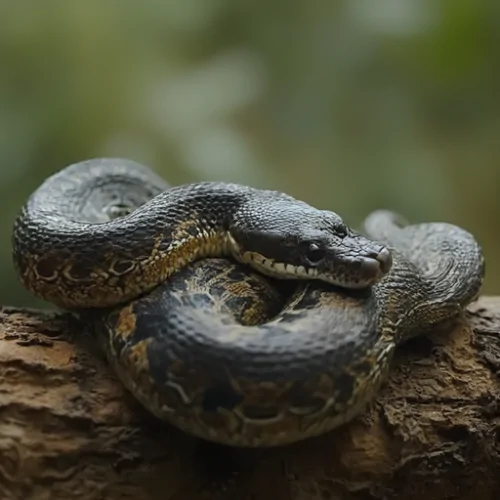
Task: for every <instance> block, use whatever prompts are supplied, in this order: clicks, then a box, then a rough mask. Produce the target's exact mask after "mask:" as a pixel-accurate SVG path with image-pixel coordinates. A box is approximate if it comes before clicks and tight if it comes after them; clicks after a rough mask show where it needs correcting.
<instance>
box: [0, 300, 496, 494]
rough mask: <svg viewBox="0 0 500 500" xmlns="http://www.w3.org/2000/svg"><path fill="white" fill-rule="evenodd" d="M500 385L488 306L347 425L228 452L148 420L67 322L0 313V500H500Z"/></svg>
mask: <svg viewBox="0 0 500 500" xmlns="http://www.w3.org/2000/svg"><path fill="white" fill-rule="evenodd" d="M499 374H500V297H498V298H495V297H483V298H481V299H480V300H479V301H478V302H477V303H475V304H473V305H472V306H471V307H470V308H469V311H468V313H467V315H466V317H465V318H464V319H463V320H462V321H461V323H460V324H459V325H458V326H456V327H454V328H451V329H449V330H446V331H440V332H435V333H433V334H431V335H428V336H425V337H420V338H417V339H414V340H412V341H411V342H409V343H408V344H406V345H405V346H402V347H401V348H400V349H399V350H398V354H397V357H396V360H395V363H394V366H393V370H392V374H391V377H390V380H389V382H388V383H387V385H386V386H385V387H384V389H383V390H382V391H381V393H380V395H379V396H378V397H377V398H376V400H375V401H374V403H373V404H372V405H371V406H370V408H368V409H367V411H366V412H365V414H364V415H363V416H361V417H360V418H358V419H356V420H355V421H353V422H352V423H351V424H349V425H346V426H344V427H343V428H341V429H339V430H337V431H335V432H332V433H330V434H328V435H326V436H323V437H319V438H315V439H310V440H308V441H304V442H302V443H299V444H296V445H293V446H287V447H283V448H276V449H271V450H240V449H228V448H223V447H218V446H215V445H209V444H206V443H203V442H201V441H199V440H197V439H194V438H191V437H190V436H187V435H185V434H183V433H181V432H179V431H176V430H175V429H172V428H171V427H170V426H168V425H165V424H163V423H160V422H158V421H156V420H155V419H154V418H153V417H151V416H150V415H149V414H148V413H146V412H145V411H144V410H143V409H142V408H141V407H140V406H139V405H138V404H137V403H136V402H135V401H134V400H133V398H132V397H131V396H130V395H128V394H127V393H126V392H125V391H124V390H123V389H122V387H121V385H120V384H119V383H118V382H117V380H116V379H115V377H114V376H113V374H112V373H111V371H110V370H109V368H108V367H107V365H106V363H105V360H104V359H103V357H102V354H101V353H100V352H99V351H98V349H97V348H96V347H95V345H94V343H93V341H92V338H90V337H89V336H87V335H84V334H82V332H81V329H79V327H78V324H77V323H75V322H74V320H71V319H69V318H68V316H65V315H60V314H56V313H46V312H41V311H28V310H19V309H13V308H7V307H4V308H3V309H2V310H1V311H0V499H1V500H10V499H16V500H18V499H22V500H35V499H36V500H49V499H50V500H59V499H61V500H68V499H85V500H98V499H99V500H129V499H130V500H132V499H134V500H146V499H147V500H153V499H154V500H156V499H162V500H164V499H169V500H196V499H202V498H220V499H221V500H224V499H236V500H250V499H252V500H271V499H273V500H277V499H279V500H292V499H293V500H320V499H356V500H368V499H405V500H413V499H415V500H417V499H418V500H420V499H422V498H426V499H427V500H430V499H445V498H446V499H472V498H474V499H481V500H487V499H498V498H500V380H499ZM221 485H226V486H225V489H224V488H223V487H222V486H221ZM204 492H205V493H204ZM207 492H208V493H207Z"/></svg>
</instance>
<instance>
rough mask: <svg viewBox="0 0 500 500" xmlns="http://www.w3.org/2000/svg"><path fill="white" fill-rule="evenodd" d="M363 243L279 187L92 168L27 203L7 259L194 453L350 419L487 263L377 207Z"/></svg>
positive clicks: (447, 232) (454, 307)
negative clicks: (202, 443)
mask: <svg viewBox="0 0 500 500" xmlns="http://www.w3.org/2000/svg"><path fill="white" fill-rule="evenodd" d="M364 233H365V236H363V235H362V234H361V233H359V232H356V231H353V230H352V229H351V228H349V227H347V226H346V224H345V223H344V222H343V220H342V219H341V218H340V217H339V216H338V215H337V214H335V213H333V212H329V211H325V210H318V209H316V208H314V207H311V206H310V205H308V204H306V203H304V202H301V201H299V200H296V199H294V198H292V197H290V196H288V195H286V194H283V193H279V192H276V191H266V190H258V189H253V188H250V187H246V186H240V185H236V184H227V183H209V182H202V183H197V184H188V185H183V186H177V187H173V188H170V187H169V186H168V185H167V184H166V183H165V182H164V181H163V180H162V179H161V178H159V177H158V176H157V175H156V174H155V173H153V172H152V171H151V170H149V169H148V168H146V167H143V166H141V165H138V164H136V163H134V162H130V161H126V160H119V159H96V160H90V161H86V162H81V163H77V164H75V165H72V166H69V167H67V168H65V169H63V170H62V171H60V172H58V173H57V174H55V175H53V176H52V177H50V178H49V179H47V180H46V181H45V182H44V183H43V184H42V185H41V186H40V187H39V188H38V189H37V190H36V191H35V192H34V193H33V194H32V196H31V197H30V198H29V200H28V202H27V203H26V205H25V206H24V207H23V209H22V211H21V213H20V215H19V217H18V218H17V219H16V222H15V225H14V231H13V257H14V264H15V268H16V270H17V272H18V274H19V276H20V278H21V280H22V282H23V284H24V285H25V286H26V287H27V289H28V290H30V291H31V292H32V293H34V294H35V295H37V296H38V297H41V298H43V299H45V300H47V301H50V302H52V303H53V304H55V305H57V306H59V307H63V308H66V309H71V310H73V311H75V312H76V313H77V314H79V315H80V317H81V318H82V319H83V320H84V321H86V322H88V323H89V324H90V325H92V326H93V328H94V329H95V331H96V332H97V336H98V339H99V340H100V342H101V343H102V345H103V346H104V348H105V351H106V353H107V357H108V360H109V362H110V364H111V366H112V367H113V368H114V370H115V372H116V374H117V375H118V377H119V378H120V380H121V381H122V383H123V384H124V385H125V386H126V387H127V388H128V389H129V390H130V391H131V392H132V394H133V395H134V396H135V397H136V398H137V399H138V400H139V401H140V402H141V403H142V404H143V405H144V406H145V407H146V408H147V409H149V410H150V411H151V412H152V413H153V414H155V415H156V416H158V417H159V418H162V419H164V420H166V421H168V422H170V423H172V424H174V425H175V426H177V427H179V428H181V429H183V430H185V431H187V432H189V433H191V434H193V435H196V436H199V437H202V438H204V439H207V440H211V441H215V442H219V443H224V444H231V445H238V446H273V445H281V444H285V443H291V442H295V441H298V440H301V439H304V438H307V437H310V436H315V435H318V434H321V433H324V432H327V431H329V430H331V429H333V428H335V427H337V426H339V425H341V424H343V423H345V422H348V421H349V420H351V419H352V418H353V417H355V416H356V415H358V414H359V413H360V412H361V411H362V410H363V408H364V407H365V405H366V403H367V402H368V401H370V400H371V399H372V398H373V397H374V396H375V395H376V393H377V391H378V389H379V388H380V386H381V384H382V383H383V382H384V380H385V378H386V376H387V373H388V370H389V367H390V362H391V359H392V356H393V352H394V349H395V347H396V346H397V345H398V344H399V343H401V342H404V341H405V340H407V339H408V338H410V337H412V336H414V335H418V334H420V333H422V332H426V331H428V330H429V329H430V328H432V327H433V326H435V325H437V324H439V323H441V322H443V321H447V320H450V319H453V318H456V317H458V316H460V315H461V313H462V311H463V308H464V307H465V306H466V305H467V304H469V303H470V302H471V301H472V300H474V299H475V298H476V297H477V295H478V293H479V291H480V287H481V284H482V280H483V277H484V261H483V256H482V253H481V249H480V247H479V245H478V243H477V242H476V240H475V239H474V237H473V236H472V235H471V234H469V233H468V232H467V231H465V230H464V229H461V228H459V227H457V226H455V225H451V224H446V223H427V224H416V225H407V224H405V223H403V222H401V221H399V220H398V217H397V216H396V215H395V214H393V213H391V212H388V211H377V212H374V213H373V214H371V215H370V216H369V217H368V218H367V219H366V221H365V224H364ZM229 257H231V258H229Z"/></svg>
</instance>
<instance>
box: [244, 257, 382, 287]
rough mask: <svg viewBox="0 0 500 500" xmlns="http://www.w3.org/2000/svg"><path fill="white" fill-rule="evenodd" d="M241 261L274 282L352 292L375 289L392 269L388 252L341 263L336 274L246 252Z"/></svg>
mask: <svg viewBox="0 0 500 500" xmlns="http://www.w3.org/2000/svg"><path fill="white" fill-rule="evenodd" d="M238 260H240V262H242V263H244V264H248V265H250V266H251V267H253V268H254V269H256V270H257V271H260V272H261V273H262V274H265V275H267V276H270V277H273V278H279V279H309V280H319V281H323V282H326V283H329V284H331V285H334V286H338V287H342V288H350V289H361V288H367V287H370V286H372V285H373V284H375V283H376V282H377V281H379V280H380V279H382V278H383V277H384V276H385V275H386V274H387V273H388V272H389V270H390V268H391V265H392V259H391V257H390V253H388V251H387V253H386V252H384V253H383V254H381V255H380V256H378V255H377V256H376V257H363V258H358V259H356V260H355V259H346V260H342V261H339V263H338V266H335V272H333V273H332V272H325V271H323V270H321V269H319V268H315V267H306V266H303V265H299V266H296V265H293V264H287V263H284V262H279V261H276V260H273V259H270V258H267V257H265V256H263V255H261V254H259V253H256V252H242V253H240V254H239V256H238Z"/></svg>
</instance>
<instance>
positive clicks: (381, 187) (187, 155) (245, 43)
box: [0, 0, 500, 306]
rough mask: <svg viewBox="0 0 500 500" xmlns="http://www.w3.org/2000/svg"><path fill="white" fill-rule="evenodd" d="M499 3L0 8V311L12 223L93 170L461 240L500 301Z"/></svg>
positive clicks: (9, 272) (96, 1) (97, 2)
mask: <svg viewBox="0 0 500 500" xmlns="http://www.w3.org/2000/svg"><path fill="white" fill-rule="evenodd" d="M499 28H500V3H499V2H495V1H494V0H491V1H486V0H463V1H462V0H377V1H374V0H346V1H333V0H329V1H320V0H296V1H294V2H290V1H284V0H274V1H270V2H256V1H254V0H240V1H236V2H235V1H234V0H184V1H182V2H179V1H176V0H163V1H159V0H142V1H141V2H137V1H131V0H104V1H103V0H86V1H85V2H70V1H67V0H60V1H58V0H44V1H43V2H40V1H23V2H13V1H0V190H1V193H0V195H1V206H2V210H1V211H0V231H1V233H0V234H2V235H3V237H2V238H1V239H0V273H1V280H0V303H3V304H12V305H29V306H33V305H41V304H40V303H39V302H38V301H36V300H35V299H33V298H32V297H31V296H30V295H28V293H27V292H25V291H24V290H23V288H22V287H21V286H20V285H19V283H18V282H17V279H16V277H15V275H14V272H13V269H12V265H11V255H10V233H11V227H12V222H13V220H14V217H15V216H16V214H17V212H18V210H19V208H20V206H21V205H22V203H24V201H25V200H26V198H27V197H28V195H29V194H30V193H31V192H32V191H33V190H34V189H35V188H36V187H37V186H38V185H39V184H40V183H41V182H42V181H43V179H44V178H46V177H47V176H48V175H50V174H51V173H53V172H55V171H57V170H59V169H60V168H62V167H64V166H66V165H68V164H70V163H72V162H75V161H79V160H83V159H87V158H90V157H95V156H121V157H128V158H131V159H134V160H136V161H139V162H142V163H145V164H147V165H150V166H151V167H153V168H154V169H156V170H157V171H158V172H160V173H161V174H162V175H163V176H164V177H165V178H166V179H167V180H169V181H170V182H171V183H172V184H178V183H183V182H190V181H197V180H225V181H235V182H241V183H248V184H251V185H254V186H257V187H266V188H272V189H280V190H284V191H287V192H289V193H290V194H292V195H294V196H296V197H299V198H302V199H304V200H306V201H308V202H310V203H311V204H313V205H316V206H318V207H320V208H328V209H332V210H335V211H337V212H339V213H340V214H341V215H342V216H343V217H344V218H345V219H346V220H347V221H348V222H349V223H350V224H352V225H354V226H356V225H359V224H360V223H361V221H362V220H363V218H364V217H365V216H366V215H367V214H368V213H369V212H370V211H371V210H373V209H376V208H380V207H385V208H390V209H393V210H396V211H398V212H401V213H402V214H403V215H404V216H406V218H408V219H410V221H413V222H418V221H430V220H446V221H449V222H453V223H456V224H460V225H462V226H464V227H465V228H467V229H468V230H470V231H472V232H473V233H474V234H475V235H476V236H477V238H478V240H479V241H480V242H481V244H482V246H483V248H484V252H485V255H486V259H487V278H486V282H485V286H484V292H485V293H499V292H500V236H499V234H498V233H499V224H498V220H497V218H498V215H499V214H500V196H499V194H498V189H499V183H500V106H499V97H500V55H499V54H500V51H499V48H500V30H499Z"/></svg>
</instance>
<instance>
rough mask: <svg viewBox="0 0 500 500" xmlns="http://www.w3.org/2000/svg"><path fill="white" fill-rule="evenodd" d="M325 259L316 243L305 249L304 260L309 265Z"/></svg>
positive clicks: (323, 253) (323, 252)
mask: <svg viewBox="0 0 500 500" xmlns="http://www.w3.org/2000/svg"><path fill="white" fill-rule="evenodd" d="M324 258H325V251H324V250H323V249H321V248H320V247H319V246H318V245H316V243H311V244H310V245H309V248H308V249H307V253H306V259H307V261H308V262H309V263H310V264H318V263H319V262H321V261H322V260H323V259H324Z"/></svg>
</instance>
